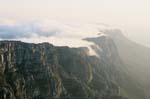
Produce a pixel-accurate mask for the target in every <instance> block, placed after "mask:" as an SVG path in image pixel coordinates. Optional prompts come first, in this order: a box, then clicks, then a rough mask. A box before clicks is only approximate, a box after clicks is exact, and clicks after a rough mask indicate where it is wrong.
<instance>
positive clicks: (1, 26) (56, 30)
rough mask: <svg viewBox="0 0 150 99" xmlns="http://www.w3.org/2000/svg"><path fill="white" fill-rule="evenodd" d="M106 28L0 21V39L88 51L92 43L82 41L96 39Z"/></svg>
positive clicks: (43, 22)
mask: <svg viewBox="0 0 150 99" xmlns="http://www.w3.org/2000/svg"><path fill="white" fill-rule="evenodd" d="M108 28H110V27H109V26H107V25H105V24H98V23H94V24H93V23H92V24H90V23H77V22H58V21H54V20H42V21H41V20H34V21H17V20H0V39H1V40H20V41H23V42H30V43H42V42H49V43H52V44H54V45H56V46H70V47H88V48H89V49H90V46H91V45H93V43H91V42H87V41H84V40H82V39H84V38H87V37H96V36H98V35H97V34H98V33H100V32H101V31H102V30H105V29H108ZM90 51H92V50H90ZM92 53H93V52H92ZM93 54H94V53H93Z"/></svg>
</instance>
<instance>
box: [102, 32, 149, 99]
mask: <svg viewBox="0 0 150 99" xmlns="http://www.w3.org/2000/svg"><path fill="white" fill-rule="evenodd" d="M105 34H107V35H109V36H110V38H111V39H113V41H114V42H115V45H116V46H117V49H118V53H119V56H120V58H121V60H122V61H123V62H124V64H125V66H126V68H127V69H128V71H129V74H130V76H132V77H133V78H134V79H136V80H137V81H138V82H140V83H141V84H142V85H143V88H144V89H145V93H147V97H150V93H149V92H150V79H149V77H150V48H148V47H145V46H143V45H140V44H137V43H135V42H133V41H131V40H129V39H127V38H126V37H125V36H124V35H123V34H122V33H121V31H120V30H106V31H105ZM148 99H149V98H148Z"/></svg>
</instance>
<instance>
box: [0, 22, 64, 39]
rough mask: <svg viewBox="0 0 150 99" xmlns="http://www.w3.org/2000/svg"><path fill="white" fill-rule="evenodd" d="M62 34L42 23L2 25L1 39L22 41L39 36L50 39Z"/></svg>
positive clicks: (0, 25)
mask: <svg viewBox="0 0 150 99" xmlns="http://www.w3.org/2000/svg"><path fill="white" fill-rule="evenodd" d="M58 32H59V33H61V31H60V30H59V29H58V28H54V27H48V26H44V25H43V24H42V23H40V22H35V21H32V22H26V23H15V24H13V25H12V24H7V23H3V24H2V23H1V24H0V39H21V38H32V37H37V36H42V37H50V36H52V35H55V34H57V33H58Z"/></svg>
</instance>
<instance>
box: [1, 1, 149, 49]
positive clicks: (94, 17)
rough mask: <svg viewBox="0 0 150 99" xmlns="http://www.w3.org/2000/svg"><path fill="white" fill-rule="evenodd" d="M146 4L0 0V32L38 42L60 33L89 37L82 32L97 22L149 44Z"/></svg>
mask: <svg viewBox="0 0 150 99" xmlns="http://www.w3.org/2000/svg"><path fill="white" fill-rule="evenodd" d="M149 5H150V1H149V0H0V34H1V37H3V38H4V39H11V38H12V39H15V38H14V37H16V36H15V35H18V36H17V37H16V38H17V39H18V38H20V39H22V40H24V41H25V39H26V38H29V37H31V36H30V35H32V37H36V36H38V37H41V41H47V40H49V38H46V37H51V38H53V39H52V40H51V42H54V41H57V40H60V38H63V36H65V37H68V39H69V38H70V37H71V36H75V37H74V38H77V37H78V36H82V37H84V36H85V35H86V36H87V35H88V36H92V34H91V33H83V32H97V30H95V27H96V28H97V25H96V26H95V25H94V24H98V23H101V24H103V25H104V24H106V25H108V26H112V27H113V28H114V27H115V28H119V29H121V30H122V32H123V33H124V34H125V35H126V36H127V37H129V38H130V39H132V40H134V41H136V42H138V43H140V44H143V45H146V46H150V25H149V23H150V6H149ZM47 24H48V25H47ZM68 24H69V26H68ZM91 24H93V25H91ZM71 26H73V27H71ZM89 26H90V27H89ZM62 27H63V29H62ZM76 27H78V28H76ZM64 29H66V30H64ZM6 30H7V31H6ZM79 30H80V31H79ZM87 30H88V31H87ZM4 31H5V32H4ZM31 32H32V33H31ZM58 32H60V33H62V34H61V36H60V35H59V36H57V40H56V39H55V38H56V37H55V36H54V35H55V34H59V33H58ZM68 32H71V33H72V34H69V33H68ZM10 33H11V35H10ZM73 33H74V34H73ZM75 33H76V34H77V35H75ZM93 36H95V33H94V34H93ZM23 37H25V38H23ZM36 39H37V38H35V39H30V40H31V41H33V42H36V41H37V40H36ZM65 42H68V41H65ZM57 43H58V42H57Z"/></svg>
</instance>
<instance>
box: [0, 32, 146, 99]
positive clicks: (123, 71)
mask: <svg viewBox="0 0 150 99" xmlns="http://www.w3.org/2000/svg"><path fill="white" fill-rule="evenodd" d="M119 37H120V36H119ZM85 40H87V41H89V42H94V43H95V45H93V46H91V47H92V49H93V50H94V51H95V52H96V53H97V56H89V54H88V52H89V50H88V48H86V47H80V48H69V47H67V46H62V47H57V46H53V45H51V44H49V43H41V44H32V43H23V42H19V41H1V42H0V99H148V98H147V94H146V93H145V89H144V87H143V82H141V81H140V80H139V79H138V76H136V77H135V78H134V76H135V75H136V74H135V72H133V71H134V68H133V67H134V66H132V65H130V62H128V61H125V59H124V58H125V57H128V55H126V56H124V55H123V54H121V53H122V52H121V51H122V50H123V47H121V46H120V45H119V43H117V42H118V41H119V39H116V38H115V37H113V36H111V35H110V34H109V35H108V34H104V35H100V36H99V37H96V38H86V39H85ZM117 40H118V41H117ZM127 41H128V40H127ZM124 42H126V41H124ZM120 44H122V43H121V42H120ZM135 46H136V45H135ZM127 47H128V46H127ZM142 48H143V47H142ZM143 49H145V48H143ZM126 54H128V52H126ZM129 55H131V56H132V54H129ZM133 56H134V55H133ZM123 57H124V58H123ZM143 57H144V56H143ZM133 58H134V57H133ZM131 62H132V61H131ZM131 64H132V63H131ZM147 64H148V63H147ZM139 67H140V65H139ZM130 68H132V70H131V69H130ZM137 74H138V73H137ZM139 75H140V74H139ZM143 81H144V80H143Z"/></svg>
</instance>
